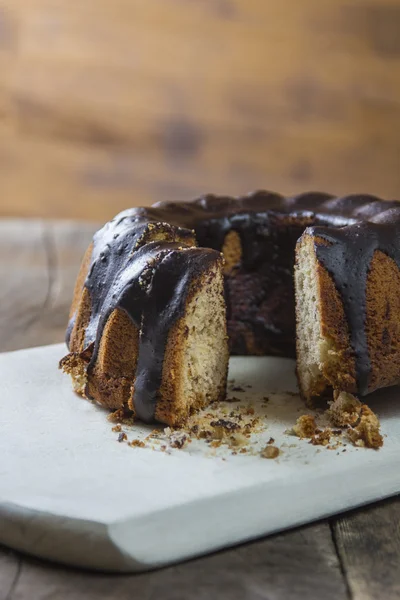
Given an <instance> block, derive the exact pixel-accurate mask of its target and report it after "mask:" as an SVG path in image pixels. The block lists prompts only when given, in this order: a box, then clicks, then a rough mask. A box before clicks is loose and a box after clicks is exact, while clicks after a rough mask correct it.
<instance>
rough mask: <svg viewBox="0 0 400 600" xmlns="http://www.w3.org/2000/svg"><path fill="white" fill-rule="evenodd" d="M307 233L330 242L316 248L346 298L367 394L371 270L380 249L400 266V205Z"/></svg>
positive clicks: (359, 381)
mask: <svg viewBox="0 0 400 600" xmlns="http://www.w3.org/2000/svg"><path fill="white" fill-rule="evenodd" d="M306 233H310V234H311V235H314V236H318V237H320V238H322V239H324V240H325V241H327V242H328V245H321V244H316V245H315V250H316V254H317V258H318V260H319V261H320V262H321V263H322V264H323V265H324V267H325V268H326V269H327V271H328V272H329V273H330V274H331V276H332V277H333V280H334V282H335V285H336V288H337V289H338V291H339V293H340V296H341V298H342V301H343V306H344V310H345V315H346V319H347V323H348V326H349V334H350V343H351V346H352V349H353V351H354V357H355V365H356V377H357V388H358V392H359V393H360V394H361V395H365V394H367V393H368V391H369V375H370V372H371V363H370V358H369V352H368V340H367V333H366V328H365V324H366V319H367V302H366V292H367V278H368V272H369V267H370V264H371V260H372V258H373V255H374V252H375V251H376V250H380V251H381V252H383V253H384V254H387V255H388V256H390V258H392V259H393V260H394V261H395V262H396V264H397V267H398V268H399V269H400V208H396V209H393V208H392V209H390V210H386V211H384V212H381V213H380V214H379V213H378V214H376V216H374V217H372V218H371V219H370V220H369V221H364V222H361V223H356V224H355V225H351V226H348V227H342V228H341V229H328V228H324V227H312V228H310V229H307V230H306Z"/></svg>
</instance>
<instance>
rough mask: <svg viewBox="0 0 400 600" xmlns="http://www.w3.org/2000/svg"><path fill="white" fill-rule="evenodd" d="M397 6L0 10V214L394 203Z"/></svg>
mask: <svg viewBox="0 0 400 600" xmlns="http://www.w3.org/2000/svg"><path fill="white" fill-rule="evenodd" d="M399 31H400V5H399V0H384V1H383V0H323V1H321V0H301V1H299V0H284V1H283V2H282V1H279V0H275V1H269V2H267V1H266V0H202V1H196V0H191V1H188V0H186V1H185V0H168V1H167V0H135V1H132V0H66V1H65V0H64V1H62V0H0V215H1V216H5V215H8V216H9V215H12V216H15V215H18V216H20V217H25V216H37V217H42V216H43V217H46V218H48V217H53V218H60V217H63V218H64V217H67V218H71V217H72V218H85V219H100V220H104V221H106V220H108V219H109V218H111V217H112V216H113V215H114V214H116V213H117V212H118V211H119V210H122V209H124V208H126V207H127V206H132V205H135V204H136V205H138V206H143V205H144V204H151V203H153V202H156V201H157V200H178V201H179V200H189V199H191V198H194V197H196V196H198V195H199V194H202V193H205V192H215V193H220V194H241V193H245V192H248V191H251V190H253V189H257V188H260V187H262V188H265V187H266V188H268V189H272V190H276V191H279V192H282V193H285V194H292V193H298V192H301V191H305V190H310V189H314V190H315V189H317V190H318V189H319V190H323V191H329V192H332V193H334V194H348V193H353V192H355V193H359V192H370V193H374V194H378V195H381V196H382V197H385V198H388V199H390V198H394V197H396V198H397V197H398V194H399V188H400V169H399V156H400V102H399V98H400V35H399Z"/></svg>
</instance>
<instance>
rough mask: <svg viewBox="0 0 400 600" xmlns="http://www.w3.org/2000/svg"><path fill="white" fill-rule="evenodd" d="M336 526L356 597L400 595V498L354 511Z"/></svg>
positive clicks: (372, 598)
mask: <svg viewBox="0 0 400 600" xmlns="http://www.w3.org/2000/svg"><path fill="white" fill-rule="evenodd" d="M333 530H334V536H335V539H336V543H337V548H338V551H339V555H340V559H341V563H342V565H343V567H344V570H345V574H346V578H347V581H348V584H349V588H350V590H351V592H352V595H353V598H354V599H355V600H376V598H384V599H385V600H397V599H398V598H400V501H399V499H398V498H394V499H390V500H386V501H385V502H381V503H379V504H377V505H376V506H372V507H368V508H365V509H362V510H357V511H354V512H352V513H350V514H348V515H346V516H344V517H342V518H340V519H338V520H337V521H335V523H334V524H333Z"/></svg>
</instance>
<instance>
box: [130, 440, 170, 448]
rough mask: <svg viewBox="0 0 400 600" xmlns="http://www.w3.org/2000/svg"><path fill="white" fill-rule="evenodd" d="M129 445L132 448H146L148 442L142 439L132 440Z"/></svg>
mask: <svg viewBox="0 0 400 600" xmlns="http://www.w3.org/2000/svg"><path fill="white" fill-rule="evenodd" d="M128 446H130V447H131V448H145V447H146V444H145V443H144V442H142V440H132V441H130V442H128ZM161 449H162V447H161Z"/></svg>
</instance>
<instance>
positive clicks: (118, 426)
mask: <svg viewBox="0 0 400 600" xmlns="http://www.w3.org/2000/svg"><path fill="white" fill-rule="evenodd" d="M111 431H115V432H116V433H118V432H119V431H122V429H121V424H120V423H118V425H115V426H114V427H113V428H112V429H111Z"/></svg>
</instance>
